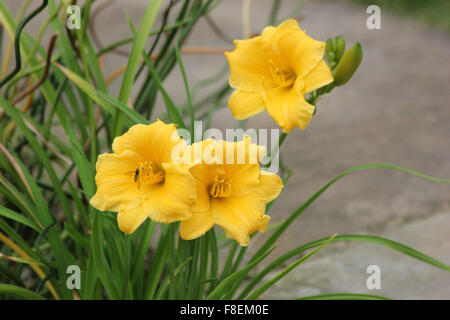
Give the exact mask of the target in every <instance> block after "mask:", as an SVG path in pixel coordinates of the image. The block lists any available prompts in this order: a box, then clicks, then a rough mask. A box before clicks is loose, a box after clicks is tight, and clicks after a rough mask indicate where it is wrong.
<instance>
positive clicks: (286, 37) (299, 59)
mask: <svg viewBox="0 0 450 320" xmlns="http://www.w3.org/2000/svg"><path fill="white" fill-rule="evenodd" d="M277 47H278V49H279V50H280V52H281V54H282V55H283V56H284V57H285V58H286V59H288V61H289V65H290V67H291V68H292V69H293V70H294V71H295V73H296V74H297V76H298V77H301V78H304V77H305V76H306V75H307V74H308V73H310V72H311V70H313V69H314V68H315V67H316V66H317V64H318V63H319V62H320V61H321V60H322V58H323V53H324V51H325V42H322V41H317V40H314V39H313V38H311V37H309V36H307V35H306V34H305V33H304V32H303V31H301V30H299V31H298V32H285V33H284V34H283V35H282V36H280V38H279V39H278V41H277Z"/></svg>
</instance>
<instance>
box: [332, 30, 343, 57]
mask: <svg viewBox="0 0 450 320" xmlns="http://www.w3.org/2000/svg"><path fill="white" fill-rule="evenodd" d="M334 42H335V44H336V50H335V51H334V52H335V55H336V61H337V62H339V60H341V58H342V56H343V55H344V52H345V38H344V36H343V35H339V36H337V37H336V38H335V41H334Z"/></svg>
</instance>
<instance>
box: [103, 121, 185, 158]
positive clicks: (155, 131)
mask: <svg viewBox="0 0 450 320" xmlns="http://www.w3.org/2000/svg"><path fill="white" fill-rule="evenodd" d="M179 143H183V142H182V139H181V138H180V136H179V135H178V133H177V130H176V127H175V125H174V124H165V123H164V122H162V121H161V120H157V121H155V122H154V123H152V124H149V125H144V124H137V125H134V126H132V127H131V128H130V129H129V130H128V131H127V132H126V133H124V134H123V135H121V136H120V137H117V138H115V139H114V142H113V146H112V149H113V152H114V153H117V154H120V153H122V152H124V151H126V150H131V151H133V152H135V153H136V154H139V155H140V156H141V157H142V158H144V159H145V160H147V161H153V162H154V164H155V165H158V166H161V164H162V163H163V162H172V149H173V148H174V147H175V146H177V145H178V144H179Z"/></svg>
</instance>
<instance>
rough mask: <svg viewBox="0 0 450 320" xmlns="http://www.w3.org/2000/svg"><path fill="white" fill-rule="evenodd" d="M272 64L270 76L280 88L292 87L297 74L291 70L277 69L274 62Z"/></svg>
mask: <svg viewBox="0 0 450 320" xmlns="http://www.w3.org/2000/svg"><path fill="white" fill-rule="evenodd" d="M269 63H270V74H271V75H272V79H273V81H274V82H275V83H276V84H277V85H279V86H280V87H286V86H290V85H292V84H293V83H294V82H295V77H296V75H295V72H294V70H292V69H291V68H280V67H276V66H275V64H274V63H273V61H272V60H270V61H269Z"/></svg>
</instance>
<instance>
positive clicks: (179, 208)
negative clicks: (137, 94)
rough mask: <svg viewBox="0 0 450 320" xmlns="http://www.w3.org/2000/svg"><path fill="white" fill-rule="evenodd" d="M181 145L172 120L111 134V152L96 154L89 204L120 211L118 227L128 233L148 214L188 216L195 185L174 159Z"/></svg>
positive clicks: (159, 217)
mask: <svg viewBox="0 0 450 320" xmlns="http://www.w3.org/2000/svg"><path fill="white" fill-rule="evenodd" d="M180 144H181V146H183V147H184V148H187V146H186V145H185V144H184V141H183V140H182V139H181V138H180V136H179V135H178V133H177V131H176V128H175V125H173V124H165V123H164V122H162V121H160V120H157V121H156V122H154V123H152V124H150V125H144V124H137V125H135V126H133V127H131V128H130V129H129V130H128V132H126V133H125V134H123V135H122V136H120V137H117V138H115V139H114V142H113V146H112V149H113V153H104V154H101V155H99V157H98V159H97V164H96V169H97V174H96V176H95V182H96V184H97V192H96V193H95V195H94V196H93V197H92V198H91V200H90V203H91V205H92V206H94V207H95V208H97V209H98V210H106V211H118V216H117V220H118V224H119V228H120V230H122V231H123V232H125V233H127V234H130V233H133V232H134V231H135V230H136V229H137V227H139V225H140V224H141V223H142V222H144V221H145V219H146V218H150V219H152V220H154V221H156V222H163V223H171V222H175V221H180V220H186V219H188V218H190V217H191V206H192V204H193V203H194V201H195V199H196V184H195V180H194V178H193V177H192V175H191V173H190V171H189V166H188V165H184V164H182V163H181V162H174V161H172V158H173V157H172V152H173V150H174V148H175V146H178V147H179V146H180ZM183 144H184V145H183ZM182 149H183V148H182ZM182 149H181V150H182ZM181 152H182V151H181Z"/></svg>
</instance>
